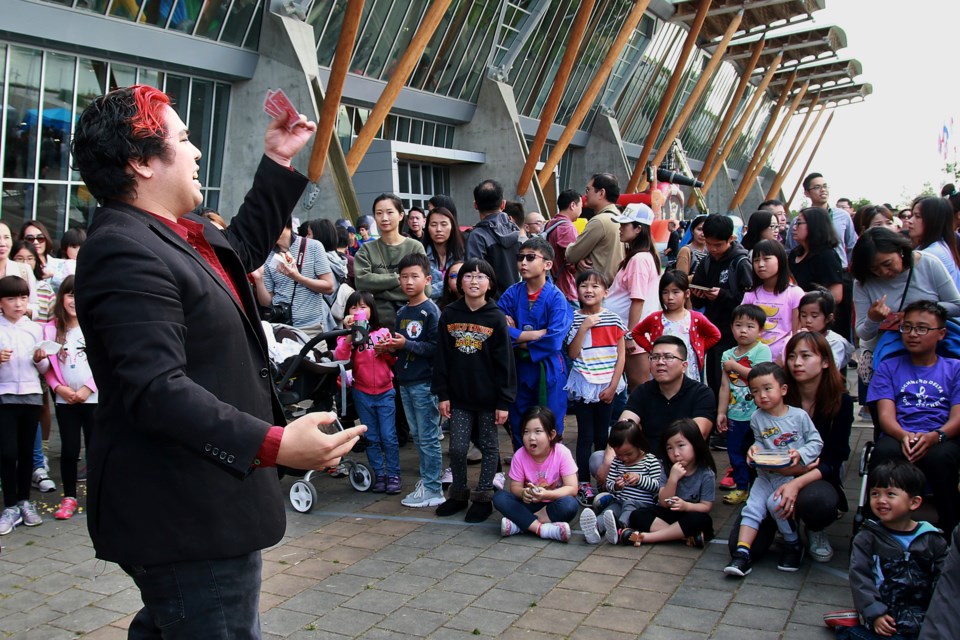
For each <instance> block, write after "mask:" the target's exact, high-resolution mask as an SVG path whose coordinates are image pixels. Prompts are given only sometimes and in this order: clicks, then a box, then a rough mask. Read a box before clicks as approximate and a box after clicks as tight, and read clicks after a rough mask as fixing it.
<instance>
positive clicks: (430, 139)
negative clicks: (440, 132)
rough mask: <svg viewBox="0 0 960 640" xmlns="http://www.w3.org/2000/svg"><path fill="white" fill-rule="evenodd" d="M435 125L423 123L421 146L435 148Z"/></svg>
mask: <svg viewBox="0 0 960 640" xmlns="http://www.w3.org/2000/svg"><path fill="white" fill-rule="evenodd" d="M436 136H437V125H436V124H434V123H433V122H424V123H423V144H429V145H431V146H436Z"/></svg>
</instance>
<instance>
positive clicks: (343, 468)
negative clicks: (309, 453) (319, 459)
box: [324, 462, 347, 478]
mask: <svg viewBox="0 0 960 640" xmlns="http://www.w3.org/2000/svg"><path fill="white" fill-rule="evenodd" d="M324 471H326V473H327V475H328V476H330V477H331V478H346V477H347V465H346V464H345V463H343V462H341V463H340V464H338V465H337V466H335V467H327V468H326V469H324Z"/></svg>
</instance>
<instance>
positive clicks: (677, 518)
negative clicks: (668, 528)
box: [630, 505, 713, 540]
mask: <svg viewBox="0 0 960 640" xmlns="http://www.w3.org/2000/svg"><path fill="white" fill-rule="evenodd" d="M657 518H660V519H661V520H663V521H664V522H666V523H667V524H673V523H674V522H678V523H680V530H681V531H683V535H684V537H687V538H689V537H690V536H695V535H697V534H698V533H702V534H703V538H704V540H710V539H712V538H713V518H711V517H710V514H709V513H700V512H699V511H671V510H670V509H667V508H665V507H661V506H660V505H655V506H652V507H641V508H639V509H637V510H636V511H634V512H633V513H631V514H630V528H631V529H636V530H637V531H642V532H643V533H647V532H648V531H650V527H652V526H653V521H654V520H656V519H657Z"/></svg>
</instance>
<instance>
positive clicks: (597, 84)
mask: <svg viewBox="0 0 960 640" xmlns="http://www.w3.org/2000/svg"><path fill="white" fill-rule="evenodd" d="M649 4H650V0H634V3H633V9H631V10H630V13H629V14H628V15H627V19H626V20H625V21H624V23H623V26H621V27H620V32H619V33H618V34H617V38H616V40H614V41H613V44H612V45H611V46H610V50H609V51H607V55H606V56H605V57H604V58H603V62H601V63H600V67H599V68H598V69H597V73H596V74H594V76H593V80H591V81H590V84H589V85H588V86H587V90H586V91H585V92H584V94H583V96H581V98H580V102H579V103H578V104H577V108H576V110H574V112H573V115H572V116H571V117H570V121H569V122H568V123H567V126H566V127H564V129H563V133H562V134H560V139H559V140H557V144H556V145H554V147H553V149H552V150H551V151H550V157H549V158H547V162H546V164H545V165H544V167H543V168H542V169H541V170H540V173H539V174H538V175H537V180H538V181H539V182H540V186H541V187H544V186H545V185H546V184H547V181H548V180H549V179H550V176H551V175H553V170H554V169H556V168H557V165H558V164H560V158H562V157H563V154H564V152H565V151H566V150H567V147H568V146H569V145H570V141H571V140H573V136H574V134H576V132H577V129H578V128H579V127H580V125H581V124H582V123H583V119H584V118H586V117H587V114H588V113H589V112H590V108H591V107H592V106H593V101H594V100H595V99H596V98H597V96H598V95H599V94H600V90H601V89H603V85H604V84H605V83H606V81H607V77H608V76H609V75H610V72H611V71H613V67H614V65H615V64H616V63H617V60H618V59H619V58H620V54H621V53H622V52H623V49H624V47H626V46H627V42H629V41H630V37H631V36H632V35H633V30H634V29H636V28H637V25H638V24H640V19H641V18H643V12H644V11H646V10H647V6H649Z"/></svg>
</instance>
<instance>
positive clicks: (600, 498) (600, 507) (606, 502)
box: [593, 491, 613, 513]
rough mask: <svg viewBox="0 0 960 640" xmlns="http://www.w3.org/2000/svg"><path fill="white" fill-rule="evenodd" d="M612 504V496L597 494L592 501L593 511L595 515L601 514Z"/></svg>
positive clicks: (604, 493)
mask: <svg viewBox="0 0 960 640" xmlns="http://www.w3.org/2000/svg"><path fill="white" fill-rule="evenodd" d="M611 502H613V494H612V493H607V492H606V491H604V492H603V493H598V494H597V496H596V497H595V498H594V499H593V510H594V511H596V512H597V513H603V512H604V511H606V509H607V507H609V506H610V503H611Z"/></svg>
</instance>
